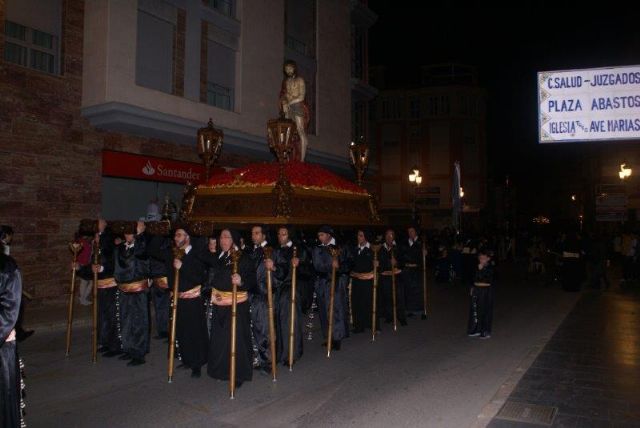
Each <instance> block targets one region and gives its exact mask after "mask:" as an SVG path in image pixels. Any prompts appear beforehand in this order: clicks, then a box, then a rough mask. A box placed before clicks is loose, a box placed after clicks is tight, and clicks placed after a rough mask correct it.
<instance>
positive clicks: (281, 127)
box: [267, 116, 296, 217]
mask: <svg viewBox="0 0 640 428" xmlns="http://www.w3.org/2000/svg"><path fill="white" fill-rule="evenodd" d="M295 129H296V124H295V122H294V121H293V120H291V119H287V118H285V117H283V116H280V117H279V118H278V119H271V120H269V121H268V122H267V141H268V142H269V148H270V149H271V150H272V151H273V153H275V155H276V158H278V163H279V164H280V173H279V174H278V180H277V181H276V185H275V187H274V189H273V192H274V196H275V198H274V201H275V204H274V208H273V213H274V215H275V216H276V217H289V216H290V215H291V212H292V211H291V197H292V195H293V188H292V187H291V183H290V182H289V180H288V179H287V175H286V174H285V165H286V163H287V162H289V160H291V154H292V152H293V144H292V141H291V140H292V137H293V134H294V132H296V131H295Z"/></svg>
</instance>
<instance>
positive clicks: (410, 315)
mask: <svg viewBox="0 0 640 428" xmlns="http://www.w3.org/2000/svg"><path fill="white" fill-rule="evenodd" d="M407 316H408V317H409V318H414V317H415V316H416V314H414V313H413V312H409V313H408V314H407Z"/></svg>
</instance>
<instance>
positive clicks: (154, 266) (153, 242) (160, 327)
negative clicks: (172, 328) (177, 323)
mask: <svg viewBox="0 0 640 428" xmlns="http://www.w3.org/2000/svg"><path fill="white" fill-rule="evenodd" d="M147 253H148V254H149V278H150V279H151V288H150V290H149V293H150V295H151V300H152V302H153V309H154V311H155V321H156V322H155V324H156V336H155V337H154V339H166V338H167V337H169V307H170V300H171V291H170V288H171V287H170V284H169V273H168V272H169V271H170V270H171V261H172V260H173V252H172V243H171V239H170V238H168V237H166V236H160V235H155V236H152V237H150V238H149V242H148V244H147Z"/></svg>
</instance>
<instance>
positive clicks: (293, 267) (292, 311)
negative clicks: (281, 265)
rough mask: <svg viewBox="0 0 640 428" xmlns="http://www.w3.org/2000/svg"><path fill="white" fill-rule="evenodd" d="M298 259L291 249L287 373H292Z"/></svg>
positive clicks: (294, 248) (295, 249)
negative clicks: (296, 261)
mask: <svg viewBox="0 0 640 428" xmlns="http://www.w3.org/2000/svg"><path fill="white" fill-rule="evenodd" d="M297 258H298V249H297V248H296V247H293V257H292V258H291V308H290V316H289V371H293V345H294V342H295V335H296V330H295V329H296V282H297V278H296V277H297V276H298V275H297V270H298V265H297V263H295V260H296V259H297Z"/></svg>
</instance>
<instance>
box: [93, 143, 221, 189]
mask: <svg viewBox="0 0 640 428" xmlns="http://www.w3.org/2000/svg"><path fill="white" fill-rule="evenodd" d="M217 170H220V171H224V170H223V169H222V168H214V169H213V170H212V173H215V172H217ZM102 175H104V176H109V177H124V178H135V179H138V180H150V181H166V182H169V183H186V182H187V181H190V182H192V183H199V182H200V181H202V180H204V178H205V173H204V166H203V165H201V164H198V163H193V162H182V161H176V160H172V159H164V158H157V157H153V156H144V155H136V154H132V153H124V152H114V151H111V150H104V151H103V152H102Z"/></svg>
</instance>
